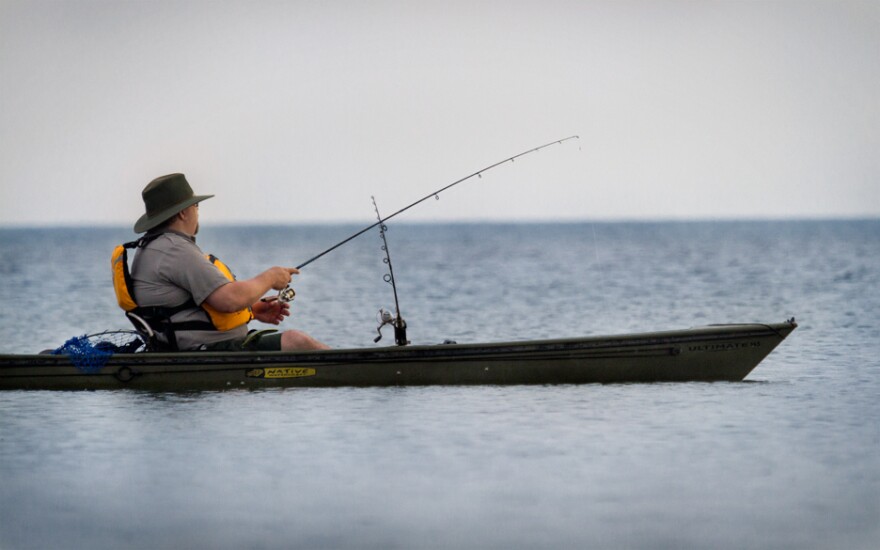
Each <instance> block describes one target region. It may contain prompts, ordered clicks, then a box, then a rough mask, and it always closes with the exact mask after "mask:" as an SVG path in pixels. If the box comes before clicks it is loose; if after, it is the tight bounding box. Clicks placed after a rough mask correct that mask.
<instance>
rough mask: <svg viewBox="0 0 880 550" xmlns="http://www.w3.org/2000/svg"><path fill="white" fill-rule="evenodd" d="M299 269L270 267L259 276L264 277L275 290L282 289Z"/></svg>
mask: <svg viewBox="0 0 880 550" xmlns="http://www.w3.org/2000/svg"><path fill="white" fill-rule="evenodd" d="M298 274H299V269H297V268H295V267H278V266H275V267H270V268H269V269H267V270H266V271H264V272H263V273H262V274H261V275H260V277H266V280H267V282H269V284H270V286H271V287H272V288H274V289H275V290H283V289H284V288H285V287H286V286H287V285H289V284H290V280H291V277H292V276H293V275H298Z"/></svg>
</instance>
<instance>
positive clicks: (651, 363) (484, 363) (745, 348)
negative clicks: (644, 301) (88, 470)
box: [0, 319, 797, 391]
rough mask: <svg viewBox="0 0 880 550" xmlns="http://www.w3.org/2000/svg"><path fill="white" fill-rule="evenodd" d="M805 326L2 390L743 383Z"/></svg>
mask: <svg viewBox="0 0 880 550" xmlns="http://www.w3.org/2000/svg"><path fill="white" fill-rule="evenodd" d="M796 327H797V324H796V323H795V322H794V320H793V319H792V320H791V321H787V322H784V323H776V324H742V325H713V326H707V327H698V328H692V329H685V330H677V331H666V332H654V333H641V334H625V335H616V336H593V337H583V338H565V339H554V340H532V341H521V342H501V343H491V344H443V345H429V346H422V345H419V346H394V347H381V348H362V349H360V348H359V349H338V350H322V351H310V352H182V353H130V354H125V353H119V354H115V355H112V356H110V357H109V359H107V361H106V363H105V364H104V365H103V366H101V367H99V368H93V369H86V368H83V367H78V366H76V365H75V364H74V362H73V361H72V360H71V357H68V356H66V355H48V354H39V355H0V389H46V390H97V389H119V388H131V389H143V390H157V391H189V390H210V389H226V388H239V387H242V388H269V387H331V386H396V385H467V384H504V385H508V384H585V383H624V382H686V381H712V382H714V381H739V380H743V379H744V378H745V377H746V376H747V375H748V374H749V373H750V372H751V371H752V370H753V369H754V368H755V367H756V366H757V365H758V364H759V363H760V362H761V361H762V360H763V359H764V358H765V357H766V356H767V355H768V354H769V353H770V352H771V351H772V350H773V349H774V348H775V347H776V346H777V345H778V344H779V343H780V342H782V340H784V339H785V338H786V337H787V336H788V334H789V333H791V331H792V330H794V329H795V328H796Z"/></svg>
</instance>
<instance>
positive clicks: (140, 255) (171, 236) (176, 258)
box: [131, 231, 247, 350]
mask: <svg viewBox="0 0 880 550" xmlns="http://www.w3.org/2000/svg"><path fill="white" fill-rule="evenodd" d="M131 278H132V281H133V283H134V298H135V301H137V304H138V305H139V306H142V307H149V306H160V307H175V306H179V305H181V304H183V303H184V302H186V301H187V300H189V299H190V298H192V300H193V302H195V303H196V304H198V305H201V304H202V302H204V301H205V299H206V298H207V297H208V296H210V295H211V293H212V292H214V291H215V290H217V289H218V288H220V287H221V286H223V285H225V284H227V283H229V279H227V278H226V276H225V275H223V273H221V272H220V270H219V269H217V268H216V267H215V266H214V264H212V263H211V262H210V261H209V260H208V259H207V258H205V254H204V253H203V252H202V250H201V249H200V248H199V247H198V246H197V245H196V241H195V238H194V237H190V236H188V235H184V234H183V233H178V232H176V231H167V232H165V233H163V234H162V235H160V236H159V237H157V238H156V239H154V240H153V241H151V242H149V243H148V244H147V245H146V246H145V247H144V248H139V249H137V253H136V254H135V257H134V260H133V261H132V265H131ZM171 320H172V321H173V322H175V323H179V322H187V321H207V322H210V321H211V319H210V317H208V314H207V313H206V312H205V310H203V309H202V308H200V307H195V308H191V309H185V310H183V311H181V312H178V313H176V314H174V316H173V317H172V318H171ZM246 335H247V325H242V326H240V327H236V328H234V329H232V330H228V331H225V332H221V331H217V330H185V331H184V330H180V331H177V332H176V337H177V346H178V348H179V349H181V350H191V349H198V348H199V347H200V346H201V345H202V344H212V343H214V342H220V341H223V340H231V339H243V338H244V337H245V336H246Z"/></svg>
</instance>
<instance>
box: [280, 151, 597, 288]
mask: <svg viewBox="0 0 880 550" xmlns="http://www.w3.org/2000/svg"><path fill="white" fill-rule="evenodd" d="M572 139H580V136H577V135H574V136H568V137H566V138H562V139H557V140H554V141H551V142H549V143H545V144H543V145H539V146H537V147H533V148H531V149H528V150H526V151H523V152H522V153H518V154H516V155H513V156H512V157H507V158H506V159H504V160H499V161H498V162H495V163H493V164H490V165H489V166H486V167H484V168H481V169H479V170H477V171H476V172H474V173H473V174H470V175H468V176H465V177H463V178H461V179H459V180H456V181H454V182H452V183H450V184H449V185H446V186H445V187H441V188H440V189H438V190H436V191H434V192H433V193H429V194H427V195H425V196H424V197H422V198H420V199H419V200H417V201H415V202H413V203H411V204H408V205H407V206H404V207H403V208H401V209H400V210H398V211H396V212H394V213H393V214H389V215H388V216H385V217H384V218H380V219H379V220H378V221H377V222H375V223H372V224H370V225H368V226H366V227H364V228H363V229H361V230H360V231H358V232H356V233H354V234H353V235H351V236H349V237H347V238H345V239H343V240H341V241H339V242H338V243H336V244H334V245H333V246H331V247H330V248H328V249H326V250H324V251H323V252H321V253H320V254H316V255H315V256H312V257H311V258H309V259H308V260H306V261H304V262H303V263H301V264H299V265H298V266H296V268H297V269H302V268H304V267H305V266H307V265H309V264H310V263H312V262H314V261H315V260H317V259H318V258H321V257H323V256H325V255H326V254H329V253H330V252H333V251H334V250H336V249H337V248H339V247H340V246H342V245H344V244H345V243H347V242H349V241H351V240H353V239H356V238H357V237H359V236H361V235H363V234H364V233H366V232H367V231H369V230H371V229H373V228H374V227H378V226H380V225H382V224H384V223H385V222H386V221H388V220H390V219H391V218H393V217H395V216H397V215H398V214H402V213H404V212H406V211H407V210H409V209H410V208H412V207H413V206H416V205H418V204H421V203H423V202H425V201H426V200H428V199H430V198H431V197H435V198H438V199H439V198H440V193H442V192H444V191H446V190H447V189H450V188H452V187H454V186H456V185H458V184H459V183H462V182H465V181H467V180H469V179H471V178H474V177H482V175H483V174H484V173H485V172H488V171H489V170H491V169H493V168H496V167H498V166H501V165H502V164H506V163H508V162H513V161H515V160H516V159H518V158H520V157H522V156H525V155H528V154H530V153H535V152H537V151H540V150H541V149H546V148H547V147H550V146H552V145H558V144H562V143H565V142H566V141H569V140H572ZM294 296H296V293H295V292H294V291H293V289H292V288H290V286H289V285H288V286H287V287H286V288H284V289H283V290H281V291H279V292H278V299H279V300H281V301H284V302H289V301H291V300H293V298H294Z"/></svg>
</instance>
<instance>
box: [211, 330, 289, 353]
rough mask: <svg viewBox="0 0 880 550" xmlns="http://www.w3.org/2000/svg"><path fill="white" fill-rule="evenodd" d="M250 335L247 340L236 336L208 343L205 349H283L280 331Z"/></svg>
mask: <svg viewBox="0 0 880 550" xmlns="http://www.w3.org/2000/svg"><path fill="white" fill-rule="evenodd" d="M251 332H253V331H251ZM248 336H249V339H247V340H242V339H240V338H235V339H233V340H223V341H222V342H214V343H213V344H207V345H205V348H204V349H205V350H206V351H281V333H280V332H273V333H272V334H257V335H255V336H253V337H251V335H250V334H249V335H248ZM245 343H246V344H245Z"/></svg>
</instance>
